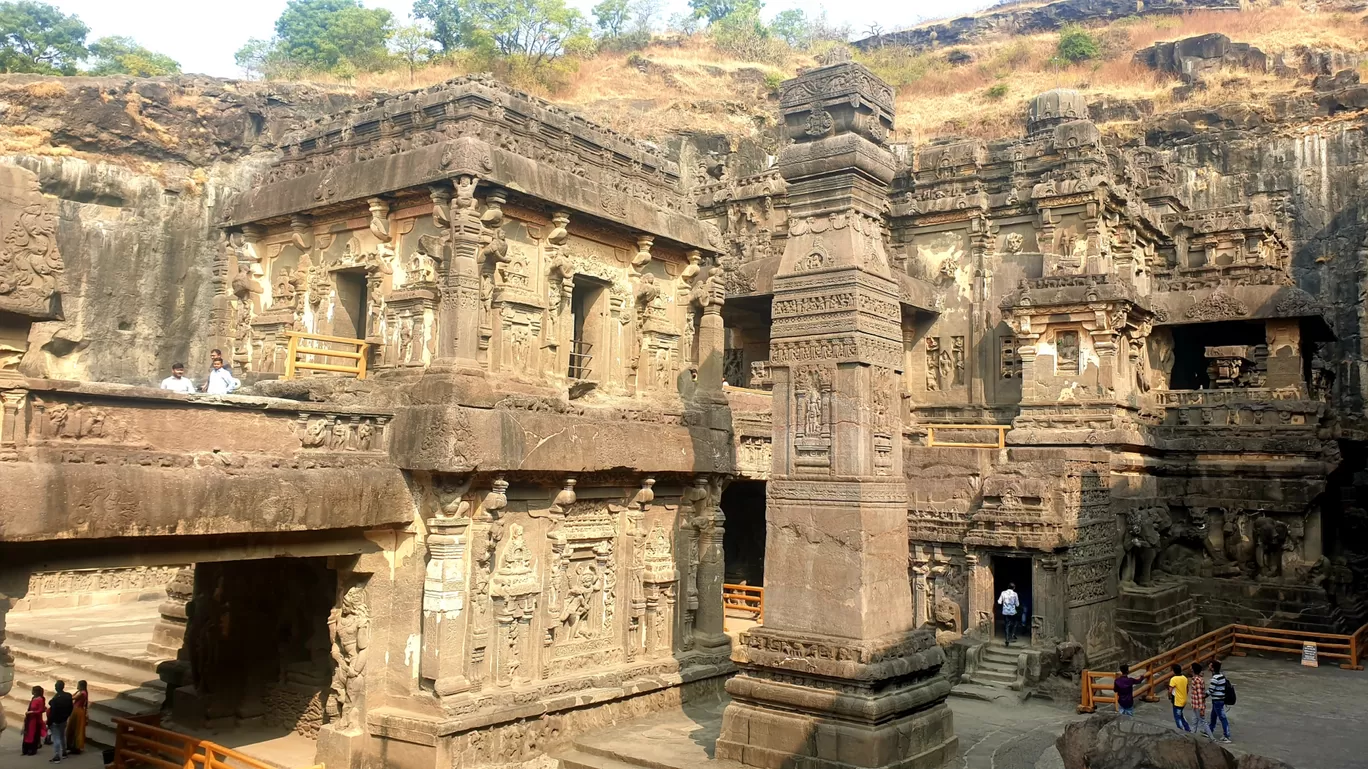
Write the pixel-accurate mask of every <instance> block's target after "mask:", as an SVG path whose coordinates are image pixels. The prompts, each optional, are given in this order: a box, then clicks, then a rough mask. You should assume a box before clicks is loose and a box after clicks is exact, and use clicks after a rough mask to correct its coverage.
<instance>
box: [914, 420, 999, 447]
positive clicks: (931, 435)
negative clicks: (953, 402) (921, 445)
mask: <svg viewBox="0 0 1368 769" xmlns="http://www.w3.org/2000/svg"><path fill="white" fill-rule="evenodd" d="M925 427H926V445H927V447H928V448H930V447H936V446H943V447H947V448H956V449H1000V448H1004V447H1006V446H1007V431H1008V430H1010V429H1012V426H1011V425H926V426H925ZM937 430H996V431H997V443H963V442H960V441H938V440H936V431H937Z"/></svg>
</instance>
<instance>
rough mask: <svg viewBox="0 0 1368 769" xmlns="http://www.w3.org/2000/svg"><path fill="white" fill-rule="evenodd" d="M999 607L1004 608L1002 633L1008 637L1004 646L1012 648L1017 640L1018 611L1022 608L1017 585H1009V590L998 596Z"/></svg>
mask: <svg viewBox="0 0 1368 769" xmlns="http://www.w3.org/2000/svg"><path fill="white" fill-rule="evenodd" d="M997 602H998V606H1001V607H1002V633H1003V635H1004V636H1005V637H1006V640H1005V641H1003V644H1002V645H1003V646H1011V645H1012V640H1013V639H1014V638H1016V624H1017V622H1016V619H1017V609H1019V608H1021V599H1020V598H1019V597H1017V594H1016V583H1015V582H1009V583H1007V589H1006V590H1004V591H1002V595H999V596H998V599H997Z"/></svg>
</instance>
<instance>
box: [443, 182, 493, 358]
mask: <svg viewBox="0 0 1368 769" xmlns="http://www.w3.org/2000/svg"><path fill="white" fill-rule="evenodd" d="M445 195H446V193H445V190H436V191H434V192H433V196H432V198H433V203H434V205H437V206H440V205H441V203H442V199H443V198H444V197H445ZM434 215H436V213H435V212H434ZM447 218H448V219H449V224H450V233H451V240H450V246H451V250H450V258H448V259H446V260H445V261H446V263H445V264H443V265H442V276H441V280H442V283H443V286H444V288H445V291H444V292H443V294H442V304H441V306H440V307H439V308H438V311H437V359H438V361H440V362H441V363H444V364H448V365H450V364H458V365H461V366H463V367H471V368H474V367H477V366H478V365H479V364H478V363H477V362H476V361H477V359H478V357H479V339H480V304H481V301H480V270H479V264H478V262H477V261H476V259H477V257H478V255H479V251H480V235H481V234H482V233H483V232H484V227H483V226H482V225H481V224H480V216H479V214H478V213H476V211H475V178H474V177H469V176H463V177H460V178H459V179H458V180H457V182H456V197H455V199H454V200H453V201H452V203H451V210H450V213H449V214H448V215H447Z"/></svg>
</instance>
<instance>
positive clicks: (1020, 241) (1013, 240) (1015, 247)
mask: <svg viewBox="0 0 1368 769" xmlns="http://www.w3.org/2000/svg"><path fill="white" fill-rule="evenodd" d="M1025 245H1026V238H1024V237H1022V235H1021V233H1019V232H1009V233H1007V237H1005V238H1003V240H1002V250H1003V252H1004V253H1007V254H1019V253H1021V249H1022V248H1023V247H1024V246H1025Z"/></svg>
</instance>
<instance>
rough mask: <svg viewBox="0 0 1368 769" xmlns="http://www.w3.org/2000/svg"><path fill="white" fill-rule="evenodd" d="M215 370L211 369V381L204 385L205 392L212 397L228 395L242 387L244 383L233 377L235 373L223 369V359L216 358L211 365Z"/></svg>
mask: <svg viewBox="0 0 1368 769" xmlns="http://www.w3.org/2000/svg"><path fill="white" fill-rule="evenodd" d="M210 365H211V366H213V368H211V369H209V381H208V382H207V383H205V385H204V391H205V392H207V393H209V394H210V395H227V394H228V393H230V392H233V391H234V390H236V389H238V388H239V387H241V386H242V383H241V382H239V381H238V380H237V379H235V378H234V377H233V372H231V371H229V370H228V369H226V368H224V367H223V359H222V358H216V359H215V360H214V361H213V363H211V364H210Z"/></svg>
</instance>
